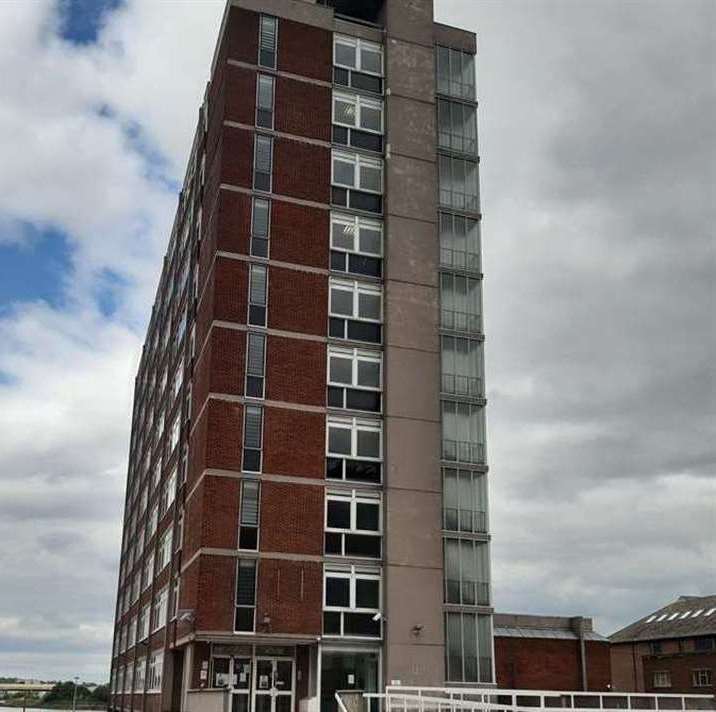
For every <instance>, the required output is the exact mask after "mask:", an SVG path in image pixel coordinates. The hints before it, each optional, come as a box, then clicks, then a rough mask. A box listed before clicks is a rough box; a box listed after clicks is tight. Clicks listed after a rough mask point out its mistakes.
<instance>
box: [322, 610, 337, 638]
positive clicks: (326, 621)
mask: <svg viewBox="0 0 716 712" xmlns="http://www.w3.org/2000/svg"><path fill="white" fill-rule="evenodd" d="M323 632H324V634H325V635H340V634H341V614H340V613H337V612H335V611H326V613H324V614H323Z"/></svg>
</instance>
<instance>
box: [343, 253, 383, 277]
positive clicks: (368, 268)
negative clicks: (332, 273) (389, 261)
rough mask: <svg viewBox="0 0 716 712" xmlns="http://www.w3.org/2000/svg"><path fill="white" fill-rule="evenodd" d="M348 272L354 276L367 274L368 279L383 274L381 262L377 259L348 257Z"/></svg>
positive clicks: (360, 256)
mask: <svg viewBox="0 0 716 712" xmlns="http://www.w3.org/2000/svg"><path fill="white" fill-rule="evenodd" d="M348 271H349V272H354V273H355V274H367V275H368V276H370V277H380V276H381V275H382V273H383V260H381V259H380V258H379V257H365V256H363V255H349V256H348Z"/></svg>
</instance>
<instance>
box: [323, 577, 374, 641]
mask: <svg viewBox="0 0 716 712" xmlns="http://www.w3.org/2000/svg"><path fill="white" fill-rule="evenodd" d="M329 578H334V579H343V580H347V581H348V582H349V588H348V590H349V593H348V597H349V602H348V607H345V606H329V605H328V602H327V597H328V579H329ZM359 579H361V580H365V581H377V582H378V602H379V603H378V605H379V606H380V602H381V601H382V600H383V577H382V571H381V569H379V568H376V569H373V568H366V567H362V566H350V567H345V568H342V567H341V568H339V567H332V566H326V567H325V569H324V572H323V610H324V611H326V612H328V613H364V614H368V615H369V614H371V613H373V614H374V615H376V614H381V609H380V608H358V606H357V605H356V588H357V585H356V584H357V581H358V580H359ZM344 628H345V624H344V619H343V616H341V632H340V633H339V634H337V633H328V634H324V637H326V638H343V637H354V636H346V634H345V633H344V632H343V631H344ZM380 628H381V635H379V636H377V637H372V636H355V637H358V638H370V639H371V640H379V639H380V638H381V637H382V628H383V626H382V621H381V626H380Z"/></svg>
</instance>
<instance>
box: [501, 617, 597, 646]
mask: <svg viewBox="0 0 716 712" xmlns="http://www.w3.org/2000/svg"><path fill="white" fill-rule="evenodd" d="M493 625H494V627H495V636H497V637H498V638H554V639H558V640H578V639H579V631H580V630H581V631H582V635H583V636H584V639H585V640H598V641H602V642H608V641H607V638H605V637H604V636H602V635H599V633H596V632H595V631H594V629H593V627H592V619H591V618H584V617H582V616H572V617H568V616H535V615H529V614H526V613H495V614H494V616H493Z"/></svg>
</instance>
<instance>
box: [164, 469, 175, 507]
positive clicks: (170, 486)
mask: <svg viewBox="0 0 716 712" xmlns="http://www.w3.org/2000/svg"><path fill="white" fill-rule="evenodd" d="M164 491H165V495H164V501H165V502H166V508H167V509H169V507H171V506H172V504H173V502H174V498H175V497H176V491H177V468H176V467H174V469H173V470H172V473H171V475H169V479H168V480H167V482H166V484H165V485H164Z"/></svg>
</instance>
